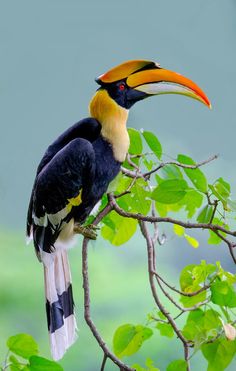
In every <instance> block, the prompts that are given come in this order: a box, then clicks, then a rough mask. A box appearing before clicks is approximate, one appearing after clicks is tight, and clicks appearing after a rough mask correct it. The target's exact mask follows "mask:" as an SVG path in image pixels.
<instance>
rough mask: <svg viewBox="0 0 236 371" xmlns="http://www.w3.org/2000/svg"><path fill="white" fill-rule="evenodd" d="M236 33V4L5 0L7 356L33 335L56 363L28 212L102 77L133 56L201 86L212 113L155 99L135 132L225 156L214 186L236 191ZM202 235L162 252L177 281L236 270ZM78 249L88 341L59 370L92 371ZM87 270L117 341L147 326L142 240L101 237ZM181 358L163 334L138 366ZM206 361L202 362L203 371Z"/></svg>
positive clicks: (169, 149) (99, 318) (0, 328)
mask: <svg viewBox="0 0 236 371" xmlns="http://www.w3.org/2000/svg"><path fill="white" fill-rule="evenodd" d="M235 37H236V1H235V0H224V1H220V0H199V1H188V0H180V1H170V0H167V1H165V2H163V1H159V0H155V1H154V0H150V1H145V2H144V1H143V2H138V1H134V0H126V1H124V0H120V1H108V0H100V1H91V0H87V1H79V0H77V1H75V0H74V1H72V0H68V1H65V0H64V1H62V0H47V1H45V0H41V1H33V0H28V1H26V0H21V1H18V0H15V1H12V0H7V1H3V0H0V49H1V56H0V105H1V109H0V125H1V135H0V151H1V155H0V169H1V171H0V210H1V213H0V225H1V234H0V333H1V339H0V356H1V359H3V354H4V349H5V345H4V342H5V339H6V338H7V337H8V336H10V335H13V334H15V333H17V332H28V333H31V334H32V335H33V336H35V338H36V340H37V341H38V342H39V343H40V348H41V349H42V353H43V354H44V355H45V356H47V355H49V352H48V343H47V341H48V339H47V332H46V324H45V314H44V294H43V277H42V267H41V265H40V264H38V262H37V260H36V259H35V257H34V253H33V249H32V248H31V247H27V248H26V247H25V242H24V225H25V215H26V210H27V204H28V199H29V194H30V191H31V187H32V182H33V179H34V174H35V169H36V166H37V164H38V162H39V160H40V158H41V156H42V154H43V152H44V151H45V149H46V147H47V146H48V145H49V144H50V143H51V142H52V141H53V140H54V139H55V138H56V137H57V136H58V135H59V134H60V133H61V132H62V131H63V130H65V129H66V128H67V127H68V126H69V125H71V124H73V123H74V122H76V121H78V120H79V119H81V118H83V117H86V116H87V115H88V111H87V106H88V103H89V100H90V98H91V96H92V94H93V93H94V91H95V90H96V88H97V86H96V83H95V82H94V78H95V77H96V76H98V75H100V74H101V73H103V72H105V71H106V70H107V69H109V68H111V67H113V66H114V65H116V64H118V63H121V62H123V61H124V60H128V59H139V58H145V59H150V60H155V61H158V62H160V63H161V65H162V66H163V67H165V68H168V69H172V70H174V71H178V72H180V73H182V74H184V75H185V76H187V77H189V78H191V79H193V80H194V81H196V82H197V83H198V84H199V85H200V86H201V87H202V88H203V89H204V91H205V92H206V93H207V95H208V96H209V98H210V99H211V101H212V105H213V110H212V111H210V110H208V109H207V108H206V107H205V106H203V105H201V104H199V103H198V102H196V101H193V100H190V99H187V98H185V97H181V96H174V95H173V96H171V95H169V96H160V97H154V98H152V99H150V100H146V101H144V102H140V103H138V104H137V105H136V106H134V108H133V109H132V110H131V112H130V117H129V122H128V126H133V127H136V128H137V129H140V128H145V129H149V130H153V131H154V132H155V133H156V134H157V135H158V137H159V139H160V140H161V142H162V144H163V147H164V151H165V153H167V154H169V155H171V156H176V154H177V153H186V154H188V155H190V156H191V157H193V158H194V159H195V160H197V161H201V160H203V159H206V158H208V157H209V156H210V155H212V154H215V153H219V154H220V158H219V160H217V162H215V163H213V164H211V165H208V168H207V171H208V173H209V174H210V178H211V179H214V178H216V177H218V176H221V175H223V176H224V177H225V179H226V180H228V181H230V182H231V184H232V188H233V187H234V186H235V171H234V169H235V165H236V155H235V150H234V148H235V91H234V90H235V83H236V73H235V66H236V48H235ZM234 194H235V192H234ZM162 228H163V227H162ZM164 231H165V232H168V228H167V227H164ZM198 238H199V239H200V242H201V246H200V248H199V249H198V250H193V249H192V248H191V247H189V246H187V245H186V243H181V242H179V240H178V239H177V238H175V237H173V234H172V233H171V232H170V233H169V239H168V242H167V243H166V245H165V246H164V247H163V248H161V249H159V250H160V251H159V252H158V265H159V269H160V272H162V273H163V274H165V275H166V276H167V277H168V276H169V279H170V280H172V282H173V283H174V282H175V280H176V277H177V273H178V272H179V271H180V269H181V268H182V267H183V266H184V265H185V264H188V263H192V262H193V263H194V262H195V263H198V262H199V261H200V259H202V258H205V259H207V261H208V262H215V261H216V260H217V259H221V261H222V264H223V267H224V268H225V269H228V270H231V271H232V272H233V271H234V267H233V264H232V263H231V261H230V257H229V256H228V254H227V253H226V251H225V248H224V247H212V246H210V247H207V246H206V240H205V238H204V235H203V236H202V235H201V236H198ZM79 241H81V240H79ZM79 246H80V243H78V248H77V249H74V250H73V251H71V254H70V255H71V261H72V262H73V264H72V269H73V278H74V293H75V301H76V307H77V316H78V321H79V328H80V331H79V338H80V339H79V340H78V342H77V343H76V345H75V346H74V347H73V348H72V349H71V350H70V351H69V352H68V353H67V355H66V356H65V358H64V359H63V361H62V362H61V364H62V365H63V366H64V367H65V370H67V371H73V370H82V371H92V370H96V369H98V366H97V365H98V364H99V362H101V357H102V354H101V352H100V351H99V350H98V347H97V345H96V343H95V341H94V340H93V337H92V336H91V334H90V333H89V331H88V330H87V328H86V327H85V325H84V321H83V314H82V312H83V310H82V308H83V292H82V288H81V257H80V255H81V249H80V247H79ZM180 256H181V259H180V258H179V257H180ZM90 268H91V270H90V271H91V286H92V293H91V294H92V306H93V315H94V317H95V319H96V323H97V324H98V326H99V329H100V330H101V332H102V334H103V335H104V338H105V339H106V341H107V342H108V344H110V341H111V338H112V334H113V331H114V330H115V328H116V327H117V326H118V325H120V324H122V323H125V322H127V323H128V322H134V323H135V322H137V323H138V322H140V323H145V315H146V313H147V312H148V311H150V310H152V308H153V306H154V303H153V301H152V298H151V295H149V287H148V277H147V262H146V255H145V246H143V243H142V239H141V238H140V237H136V238H133V239H132V240H131V242H130V243H128V244H127V245H126V246H123V247H119V248H117V247H113V246H111V245H109V244H108V243H104V242H103V241H102V240H100V239H99V240H98V241H97V242H96V243H94V244H91V249H90ZM149 343H150V344H151V345H149ZM170 349H171V350H172V351H170ZM181 352H182V351H181V348H180V346H178V345H176V342H175V341H174V340H170V341H169V340H168V341H167V342H165V340H163V339H162V338H160V337H159V336H158V335H157V334H156V335H155V336H154V337H153V338H152V339H151V340H150V341H149V342H147V344H144V346H143V351H142V353H141V354H140V355H138V356H134V357H133V359H135V360H137V359H138V360H140V362H141V363H144V360H145V357H146V356H152V357H153V359H154V361H155V363H156V364H157V366H159V367H161V369H162V370H164V369H165V367H166V365H167V364H168V363H169V362H170V361H171V360H173V359H175V358H178V357H181V355H182V353H181ZM130 362H132V361H130ZM203 362H204V361H203ZM199 364H200V363H199V361H198V359H197V358H196V359H195V361H193V365H194V367H193V370H194V371H195V370H196V371H197V370H199ZM201 367H202V369H204V368H205V366H204V363H203V366H201ZM112 369H113V368H112V366H109V367H108V370H112ZM228 369H229V370H233V369H235V366H230V367H229V368H228Z"/></svg>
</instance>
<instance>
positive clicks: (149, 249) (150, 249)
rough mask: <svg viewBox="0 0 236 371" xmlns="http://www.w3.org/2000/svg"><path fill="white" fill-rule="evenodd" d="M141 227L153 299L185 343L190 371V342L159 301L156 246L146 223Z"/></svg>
mask: <svg viewBox="0 0 236 371" xmlns="http://www.w3.org/2000/svg"><path fill="white" fill-rule="evenodd" d="M139 225H140V229H141V232H142V234H143V236H144V238H145V240H146V244H147V254H148V273H149V282H150V287H151V291H152V295H153V298H154V300H155V303H156V305H157V306H158V308H159V309H160V311H161V312H162V314H164V316H165V317H166V318H167V320H168V322H169V323H170V325H171V326H172V328H173V330H174V332H175V333H176V335H177V337H178V338H179V339H180V340H181V342H182V343H183V347H184V358H185V360H186V362H187V371H189V370H190V368H189V362H188V360H189V347H188V341H187V340H186V339H185V337H184V336H183V335H182V333H181V331H180V330H179V329H178V327H177V325H176V323H175V321H174V319H173V318H172V317H171V315H170V313H169V312H168V311H167V309H166V308H165V307H164V305H163V304H162V303H161V301H160V299H159V296H158V294H157V291H156V287H155V283H154V277H155V275H154V274H153V268H154V262H153V255H154V254H153V248H154V246H153V243H152V239H151V237H150V234H149V232H148V229H147V227H146V223H145V222H143V221H140V223H139Z"/></svg>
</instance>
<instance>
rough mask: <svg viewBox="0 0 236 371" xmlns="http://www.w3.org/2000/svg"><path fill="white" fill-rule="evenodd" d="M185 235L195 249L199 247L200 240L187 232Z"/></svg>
mask: <svg viewBox="0 0 236 371" xmlns="http://www.w3.org/2000/svg"><path fill="white" fill-rule="evenodd" d="M184 237H185V238H186V240H187V241H188V243H189V244H190V245H191V246H192V247H194V248H195V249H197V248H198V246H199V242H198V241H197V240H196V238H194V237H191V236H189V235H188V234H187V233H185V234H184Z"/></svg>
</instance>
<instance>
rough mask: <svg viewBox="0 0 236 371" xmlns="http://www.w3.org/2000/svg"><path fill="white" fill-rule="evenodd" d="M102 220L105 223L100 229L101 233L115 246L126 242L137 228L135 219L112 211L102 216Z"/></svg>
mask: <svg viewBox="0 0 236 371" xmlns="http://www.w3.org/2000/svg"><path fill="white" fill-rule="evenodd" d="M103 222H104V224H105V225H104V226H103V227H102V229H101V234H102V236H103V238H104V239H105V240H108V241H110V242H111V243H112V244H113V245H115V246H120V245H122V244H123V243H125V242H127V241H128V240H129V239H130V238H131V237H132V236H133V235H134V233H135V232H136V229H137V220H135V219H131V218H124V217H122V216H120V215H118V214H117V213H116V212H114V211H112V212H111V213H110V214H109V215H108V216H107V217H106V218H104V220H103Z"/></svg>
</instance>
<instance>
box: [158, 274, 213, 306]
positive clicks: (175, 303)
mask: <svg viewBox="0 0 236 371" xmlns="http://www.w3.org/2000/svg"><path fill="white" fill-rule="evenodd" d="M154 275H155V276H156V280H157V283H158V285H159V287H160V289H161V291H162V292H163V294H164V295H165V296H166V297H167V298H168V299H169V300H170V302H171V303H172V304H174V305H175V306H176V308H178V309H179V310H180V311H181V312H191V311H193V310H196V309H198V308H199V307H201V306H203V305H204V304H207V303H209V299H206V300H203V301H201V302H199V303H197V304H195V305H193V306H192V307H186V308H184V307H181V305H179V303H177V302H176V301H175V300H174V299H173V298H172V296H170V294H169V293H168V292H167V291H166V290H165V289H164V287H163V286H162V284H161V282H160V279H159V278H158V276H157V275H156V274H155V272H154Z"/></svg>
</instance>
